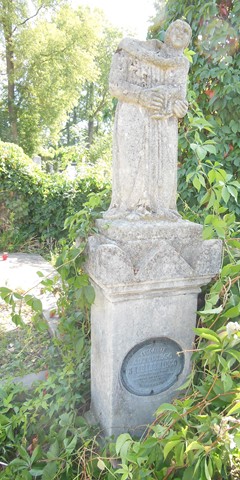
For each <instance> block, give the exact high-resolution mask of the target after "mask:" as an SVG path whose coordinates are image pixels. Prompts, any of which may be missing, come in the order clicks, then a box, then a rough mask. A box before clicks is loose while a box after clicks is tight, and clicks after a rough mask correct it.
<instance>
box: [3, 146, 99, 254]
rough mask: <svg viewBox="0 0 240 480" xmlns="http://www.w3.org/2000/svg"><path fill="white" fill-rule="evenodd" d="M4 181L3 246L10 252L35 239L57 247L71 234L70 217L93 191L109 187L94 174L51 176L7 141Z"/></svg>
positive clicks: (4, 157) (4, 152)
mask: <svg viewBox="0 0 240 480" xmlns="http://www.w3.org/2000/svg"><path fill="white" fill-rule="evenodd" d="M0 183H1V190H0V202H1V203H0V205H1V217H0V222H1V223H0V231H1V243H0V248H1V249H2V250H7V251H11V250H13V249H21V250H22V249H23V248H24V245H25V244H26V242H28V241H29V240H30V239H32V238H33V239H35V242H37V243H36V245H38V247H39V246H41V245H42V244H43V245H44V243H47V244H48V245H49V246H53V244H55V243H56V241H58V240H60V239H61V238H64V237H65V236H66V234H67V232H66V231H64V221H65V219H66V217H67V216H69V215H71V214H73V213H74V212H76V211H78V210H79V209H80V208H81V206H82V204H83V203H84V202H85V201H86V199H87V196H88V194H89V193H90V192H91V193H92V192H97V191H99V190H101V189H103V188H104V187H106V185H104V183H103V182H102V183H101V182H98V181H97V180H95V179H94V178H91V177H85V178H78V179H76V180H75V181H69V180H67V178H66V177H64V176H60V175H57V174H55V175H47V174H45V173H43V172H41V170H39V168H38V167H37V166H36V165H35V164H34V163H33V162H32V161H31V160H30V159H29V158H28V157H27V156H26V155H24V153H23V152H22V150H21V149H20V148H19V147H17V146H14V145H13V144H5V143H3V142H0ZM30 246H31V245H30ZM25 248H26V247H25Z"/></svg>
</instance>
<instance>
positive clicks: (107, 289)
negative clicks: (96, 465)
mask: <svg viewBox="0 0 240 480" xmlns="http://www.w3.org/2000/svg"><path fill="white" fill-rule="evenodd" d="M97 227H98V229H99V234H98V235H95V236H93V237H90V238H89V242H88V260H87V265H86V267H87V271H88V273H89V274H90V277H91V279H92V283H93V285H94V287H95V291H96V300H95V303H94V305H93V307H92V312H91V323H92V353H91V410H92V412H93V414H94V415H95V418H96V420H97V421H98V422H100V424H101V426H102V429H103V431H104V434H106V435H116V436H117V435H118V434H120V433H122V432H126V431H129V432H131V433H132V434H136V435H140V434H141V433H142V432H143V431H144V429H145V428H146V425H147V424H149V423H151V422H152V421H153V420H154V412H155V411H156V409H157V408H158V407H159V406H160V404H162V403H164V402H170V401H171V400H172V398H173V397H175V396H176V395H177V388H178V387H179V386H180V385H182V384H183V383H184V382H185V381H186V378H187V376H188V374H189V373H190V370H191V363H190V358H191V350H192V348H193V341H194V332H193V328H194V327H195V324H196V310H197V296H198V293H199V291H200V286H201V285H204V284H206V283H208V282H209V281H210V280H211V278H212V277H213V276H214V275H215V274H216V273H218V271H219V268H220V262H221V242H220V241H218V240H208V241H203V240H202V226H201V225H197V224H193V223H191V222H187V221H183V220H178V221H176V222H171V221H154V222H152V221H147V220H139V221H132V222H130V221H127V220H114V221H110V222H107V221H106V220H98V222H97Z"/></svg>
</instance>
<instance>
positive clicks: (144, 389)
mask: <svg viewBox="0 0 240 480" xmlns="http://www.w3.org/2000/svg"><path fill="white" fill-rule="evenodd" d="M179 352H182V350H181V347H180V346H179V345H178V344H177V343H176V342H174V341H173V340H171V339H169V338H166V337H160V338H155V339H151V340H147V341H146V342H144V343H141V344H139V345H137V346H136V347H134V348H133V349H132V350H130V352H129V353H128V354H127V356H126V357H125V359H124V361H123V364H122V369H121V379H122V383H123V385H124V387H125V388H126V389H127V390H128V391H129V392H131V393H134V394H135V395H145V396H147V395H156V394H158V393H161V392H163V391H165V390H167V389H168V388H170V387H171V386H172V385H173V384H174V383H175V382H176V381H177V379H178V376H179V374H180V373H181V372H182V370H183V367H184V354H183V353H180V354H179Z"/></svg>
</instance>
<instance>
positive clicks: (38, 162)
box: [32, 155, 42, 168]
mask: <svg viewBox="0 0 240 480" xmlns="http://www.w3.org/2000/svg"><path fill="white" fill-rule="evenodd" d="M32 161H33V162H34V163H36V165H38V166H39V167H40V168H41V167H42V158H41V157H40V155H34V156H33V158H32Z"/></svg>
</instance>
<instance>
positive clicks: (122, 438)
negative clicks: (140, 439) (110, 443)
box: [115, 433, 132, 455]
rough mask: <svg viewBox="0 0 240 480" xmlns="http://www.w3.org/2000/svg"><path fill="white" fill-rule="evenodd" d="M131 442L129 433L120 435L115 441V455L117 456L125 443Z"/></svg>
mask: <svg viewBox="0 0 240 480" xmlns="http://www.w3.org/2000/svg"><path fill="white" fill-rule="evenodd" d="M130 441H132V437H131V435H129V433H122V434H121V435H119V437H118V439H117V441H116V447H115V448H116V453H117V455H119V453H120V450H121V448H122V447H123V445H124V443H125V442H130Z"/></svg>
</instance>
